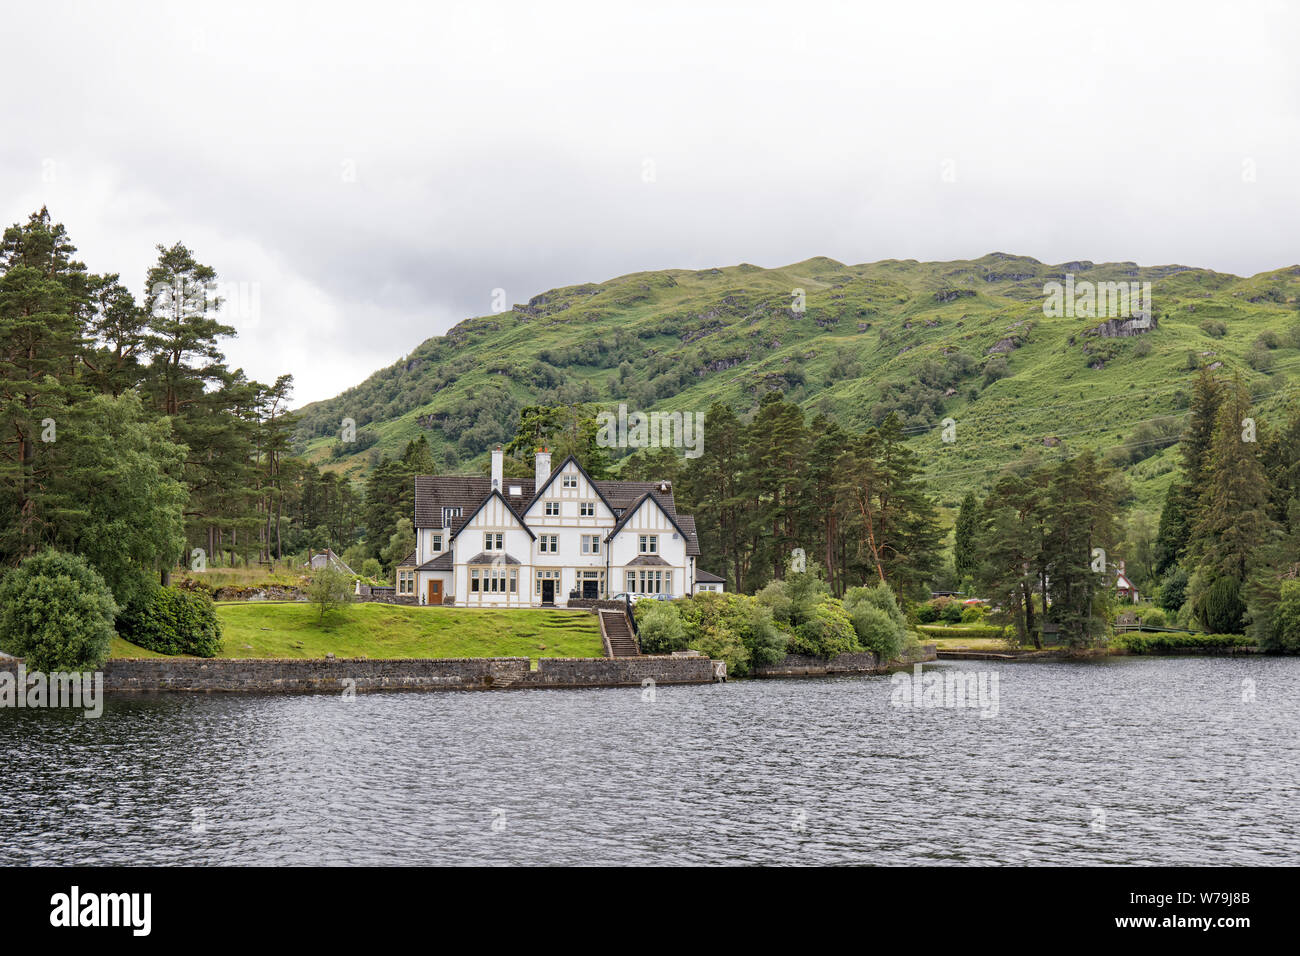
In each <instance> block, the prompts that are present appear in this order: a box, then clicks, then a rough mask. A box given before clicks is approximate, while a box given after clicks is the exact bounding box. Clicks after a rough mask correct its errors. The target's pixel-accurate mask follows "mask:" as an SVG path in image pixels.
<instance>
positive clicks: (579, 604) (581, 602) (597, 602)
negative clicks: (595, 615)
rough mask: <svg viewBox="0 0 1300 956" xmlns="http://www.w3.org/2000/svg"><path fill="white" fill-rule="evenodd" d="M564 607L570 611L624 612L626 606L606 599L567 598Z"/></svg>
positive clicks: (620, 602)
mask: <svg viewBox="0 0 1300 956" xmlns="http://www.w3.org/2000/svg"><path fill="white" fill-rule="evenodd" d="M565 606H566V607H568V608H569V610H571V611H595V610H601V611H626V610H627V605H626V604H625V603H624V602H622V601H613V600H610V599H608V598H569V600H568V601H566V602H565Z"/></svg>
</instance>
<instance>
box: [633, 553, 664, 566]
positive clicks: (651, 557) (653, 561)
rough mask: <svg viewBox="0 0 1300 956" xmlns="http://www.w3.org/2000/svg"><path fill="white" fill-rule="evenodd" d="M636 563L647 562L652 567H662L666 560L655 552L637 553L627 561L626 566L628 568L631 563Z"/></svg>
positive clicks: (642, 563)
mask: <svg viewBox="0 0 1300 956" xmlns="http://www.w3.org/2000/svg"><path fill="white" fill-rule="evenodd" d="M638 564H641V565H647V564H648V565H651V566H653V567H662V566H665V565H667V564H668V562H667V561H665V560H664V559H663V558H661V557H659V555H657V554H638V555H637V556H636V557H635V558H633V559H632V560H631V561H629V562H628V563H627V566H628V567H629V568H630V567H632V566H633V565H638Z"/></svg>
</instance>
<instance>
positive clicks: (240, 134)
mask: <svg viewBox="0 0 1300 956" xmlns="http://www.w3.org/2000/svg"><path fill="white" fill-rule="evenodd" d="M14 7H15V5H13V4H7V5H6V9H5V10H4V11H3V14H2V15H0V64H3V66H4V74H5V77H6V87H7V92H6V95H5V97H4V101H3V105H2V106H0V218H2V219H3V222H5V223H10V222H16V221H19V220H22V219H25V218H26V216H27V214H28V213H30V212H32V211H33V210H34V209H37V208H39V207H40V206H41V205H42V204H43V203H44V204H48V205H49V207H50V211H51V213H52V214H53V215H54V217H55V218H56V219H58V220H60V221H62V222H64V223H65V224H66V225H67V227H68V229H69V231H70V232H71V235H72V238H73V240H74V241H75V242H76V244H77V245H78V247H79V248H80V252H81V257H82V258H83V259H84V260H85V262H86V263H87V265H88V266H89V267H90V268H91V269H92V270H94V271H116V272H121V273H122V275H123V277H124V279H125V280H126V281H127V282H128V283H129V285H130V286H131V287H132V288H133V289H134V290H135V291H136V292H137V294H139V293H141V292H142V291H143V289H142V287H143V279H144V273H145V270H146V268H147V267H148V265H149V264H150V262H151V260H152V259H153V258H154V256H155V252H154V246H155V245H156V244H157V243H160V242H165V243H168V244H170V243H173V242H176V241H178V240H180V241H184V242H185V243H186V244H187V245H189V246H190V247H191V248H192V249H193V250H194V251H195V252H196V254H197V256H198V258H199V259H200V261H202V262H205V263H208V264H210V265H212V266H213V267H214V268H216V269H217V271H218V273H219V274H220V275H221V276H222V278H223V279H225V280H228V281H231V282H237V283H241V282H242V283H248V284H249V285H247V286H246V287H245V288H246V289H247V290H249V291H250V292H251V291H252V290H253V289H254V288H256V290H257V293H258V295H259V296H260V315H258V316H256V317H251V316H250V317H240V316H236V317H235V319H234V321H235V324H236V325H238V326H240V328H241V331H240V336H239V338H238V339H237V340H234V341H231V342H229V343H227V346H226V351H227V354H228V356H229V357H230V360H231V362H232V363H233V364H235V365H239V366H242V367H243V368H244V369H245V370H246V371H247V372H248V374H249V375H250V376H252V377H254V378H258V379H260V380H263V381H270V380H272V379H274V377H275V376H276V375H277V374H279V373H280V372H286V371H287V372H291V373H292V374H293V375H294V377H295V380H296V382H297V389H296V403H297V404H301V403H303V402H306V401H310V400H314V399H319V398H326V397H329V396H331V395H333V394H335V393H337V392H339V391H341V390H343V389H344V388H345V387H347V386H350V385H353V384H355V383H357V382H359V381H361V380H362V379H363V378H365V377H366V376H367V375H368V374H369V373H371V372H372V371H374V370H375V369H377V368H380V367H382V366H385V365H388V364H390V363H392V362H393V361H395V360H396V359H398V358H400V357H402V356H403V355H404V354H406V353H407V352H409V351H410V350H411V349H412V348H413V347H414V346H415V345H417V344H418V343H419V342H421V341H423V340H424V339H425V338H427V337H429V336H430V335H435V334H437V333H440V332H444V331H446V330H447V329H448V328H450V327H451V326H452V325H454V324H455V323H456V322H457V321H459V320H460V319H463V318H465V317H466V316H470V315H481V314H485V313H487V312H490V311H491V309H492V296H493V290H495V289H498V288H500V289H504V290H506V297H507V299H508V300H509V301H510V302H522V301H526V300H527V299H528V298H529V297H531V296H533V295H535V294H536V293H538V292H541V291H545V290H546V289H548V288H552V287H555V286H560V285H568V284H572V283H577V282H588V281H603V280H605V279H609V278H612V277H614V276H617V275H621V274H625V273H628V272H636V271H642V270H649V269H659V268H673V267H677V268H703V267H707V266H714V265H734V264H736V263H739V262H751V263H755V264H758V265H762V266H779V265H784V264H788V263H791V262H796V261H799V260H802V259H807V258H809V257H811V256H817V255H824V256H830V257H832V258H835V259H839V260H841V261H844V262H850V263H858V262H868V261H874V260H877V259H884V258H916V259H927V260H931V259H958V258H970V257H976V256H980V255H982V254H984V253H987V252H992V251H1002V252H1011V253H1018V254H1023V255H1029V256H1033V257H1035V258H1038V259H1041V260H1043V261H1046V262H1063V261H1068V260H1072V259H1092V260H1095V261H1105V260H1135V261H1137V262H1140V263H1143V264H1149V265H1152V264H1160V263H1170V262H1179V263H1184V264H1188V265H1197V266H1207V267H1212V268H1216V269H1220V270H1223V271H1229V272H1235V273H1238V274H1251V273H1255V272H1260V271H1264V270H1270V269H1275V268H1279V267H1281V266H1284V265H1290V264H1294V263H1296V262H1298V261H1300V11H1298V10H1297V5H1296V4H1295V3H1290V2H1284V0H1262V2H1242V0H1233V2H1231V3H1228V2H1224V3H1217V4H1204V3H1189V2H1180V3H1177V4H1158V3H1152V4H1145V3H1142V2H1135V0H1127V2H1122V3H1104V2H1095V0H1093V2H1086V3H1082V2H1081V3H1067V4H1042V3H1023V4H1021V3H1005V2H993V3H988V2H986V3H972V2H969V0H966V2H958V3H921V2H910V3H897V2H890V3H887V4H867V3H847V2H846V3H813V2H807V0H802V2H788V3H779V4H753V3H745V4H742V3H734V4H711V3H706V2H700V0H690V2H686V3H681V4H677V3H672V2H665V0H654V2H638V3H634V4H617V5H616V4H614V3H611V2H592V3H519V4H505V3H493V2H490V0H489V2H485V0H473V2H468V3H454V4H453V3H439V2H436V0H435V2H430V3H409V4H398V3H391V4H390V3H382V2H377V0H366V2H344V3H328V2H316V3H312V4H310V5H308V4H301V5H293V6H290V5H288V4H274V3H272V4H262V3H251V4H242V3H236V2H230V0H223V2H220V3H212V4H199V3H194V2H190V0H186V2H183V3H177V2H165V3H158V4H145V3H118V4H106V3H105V4H100V3H89V2H88V3H60V2H52V0H42V2H40V3H27V4H23V5H21V7H16V8H14ZM264 7H270V8H271V9H264ZM254 284H256V285H254Z"/></svg>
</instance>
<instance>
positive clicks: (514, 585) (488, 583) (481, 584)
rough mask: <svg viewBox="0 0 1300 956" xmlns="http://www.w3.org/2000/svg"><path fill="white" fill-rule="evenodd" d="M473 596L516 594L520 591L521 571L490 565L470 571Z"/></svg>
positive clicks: (470, 587) (470, 585) (470, 586)
mask: <svg viewBox="0 0 1300 956" xmlns="http://www.w3.org/2000/svg"><path fill="white" fill-rule="evenodd" d="M469 589H470V592H471V593H473V594H515V593H517V592H518V590H519V569H518V568H506V567H499V566H497V565H488V566H487V567H481V568H470V569H469Z"/></svg>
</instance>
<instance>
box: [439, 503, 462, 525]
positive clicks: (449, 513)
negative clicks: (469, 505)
mask: <svg viewBox="0 0 1300 956" xmlns="http://www.w3.org/2000/svg"><path fill="white" fill-rule="evenodd" d="M459 517H460V509H459V508H443V509H442V526H443V527H444V528H450V527H451V519H452V518H459Z"/></svg>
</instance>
